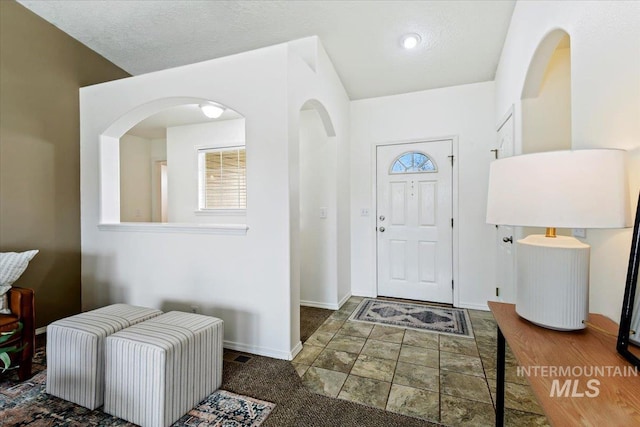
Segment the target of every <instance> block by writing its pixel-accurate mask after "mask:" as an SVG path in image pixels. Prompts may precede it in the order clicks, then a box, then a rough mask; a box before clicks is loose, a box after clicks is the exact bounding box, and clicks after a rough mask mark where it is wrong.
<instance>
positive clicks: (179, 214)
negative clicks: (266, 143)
mask: <svg viewBox="0 0 640 427" xmlns="http://www.w3.org/2000/svg"><path fill="white" fill-rule="evenodd" d="M240 145H245V119H235V120H222V121H216V122H211V123H201V124H195V125H186V126H176V127H170V128H167V175H168V181H169V194H168V196H169V205H168V210H169V222H178V223H221V222H223V223H234V222H236V223H237V222H241V223H244V222H245V220H246V218H245V215H244V214H242V215H220V214H215V215H213V214H210V215H206V214H205V213H199V212H197V211H198V149H201V148H221V147H230V146H240ZM247 167H251V166H250V165H248V166H247Z"/></svg>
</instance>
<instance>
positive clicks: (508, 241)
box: [502, 236, 513, 244]
mask: <svg viewBox="0 0 640 427" xmlns="http://www.w3.org/2000/svg"><path fill="white" fill-rule="evenodd" d="M502 241H503V242H505V243H512V244H513V236H509V237H503V238H502Z"/></svg>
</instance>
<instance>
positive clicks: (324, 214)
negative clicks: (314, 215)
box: [320, 208, 327, 219]
mask: <svg viewBox="0 0 640 427" xmlns="http://www.w3.org/2000/svg"><path fill="white" fill-rule="evenodd" d="M326 217H327V208H320V218H322V219H325V218H326Z"/></svg>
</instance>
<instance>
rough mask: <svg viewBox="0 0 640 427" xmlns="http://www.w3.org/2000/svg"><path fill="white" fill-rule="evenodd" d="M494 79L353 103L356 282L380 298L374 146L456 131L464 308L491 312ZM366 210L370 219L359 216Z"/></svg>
mask: <svg viewBox="0 0 640 427" xmlns="http://www.w3.org/2000/svg"><path fill="white" fill-rule="evenodd" d="M494 110H495V106H494V85H493V82H486V83H477V84H471V85H465V86H456V87H451V88H444V89H434V90H428V91H423V92H414V93H408V94H404V95H395V96H388V97H382V98H373V99H365V100H359V101H354V102H352V103H351V230H352V231H351V233H352V234H351V276H352V279H351V280H352V281H351V286H352V293H353V294H354V295H364V296H376V295H377V288H376V246H375V245H376V236H375V227H376V222H375V215H376V207H375V206H374V205H373V193H374V186H375V175H374V172H375V159H374V157H373V154H374V147H375V145H376V144H383V143H393V142H400V141H405V142H406V141H420V140H423V139H430V138H437V137H445V136H457V138H458V147H459V152H458V158H457V159H456V161H457V162H459V163H458V166H459V187H458V194H459V210H458V215H459V217H458V219H459V220H458V224H457V225H456V227H457V228H458V230H457V231H458V238H459V242H458V243H459V244H458V247H459V253H458V266H459V267H458V270H459V271H458V272H456V271H454V278H455V280H456V283H457V285H456V286H457V287H458V291H459V300H458V301H457V302H456V301H454V302H455V303H457V304H458V305H459V306H461V307H470V308H482V309H486V307H487V306H486V303H487V300H490V299H492V298H493V295H494V291H495V285H494V283H495V280H494V279H495V268H494V263H495V229H494V227H493V226H490V225H487V224H486V223H485V215H486V195H487V182H488V176H489V175H488V174H489V162H490V161H491V160H492V158H493V154H492V153H491V152H490V150H491V149H492V148H493V147H494V146H495V139H496V133H495V124H496V123H497V122H496V120H495V118H494V114H493V111H494ZM362 208H366V209H369V216H361V215H360V211H361V209H362Z"/></svg>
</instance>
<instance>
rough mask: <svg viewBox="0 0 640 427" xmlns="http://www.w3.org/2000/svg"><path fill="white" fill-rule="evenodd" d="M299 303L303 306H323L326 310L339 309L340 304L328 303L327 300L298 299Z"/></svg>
mask: <svg viewBox="0 0 640 427" xmlns="http://www.w3.org/2000/svg"><path fill="white" fill-rule="evenodd" d="M300 305H302V306H304V307H314V308H324V309H326V310H340V305H338V304H329V303H327V302H316V301H304V300H300Z"/></svg>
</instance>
